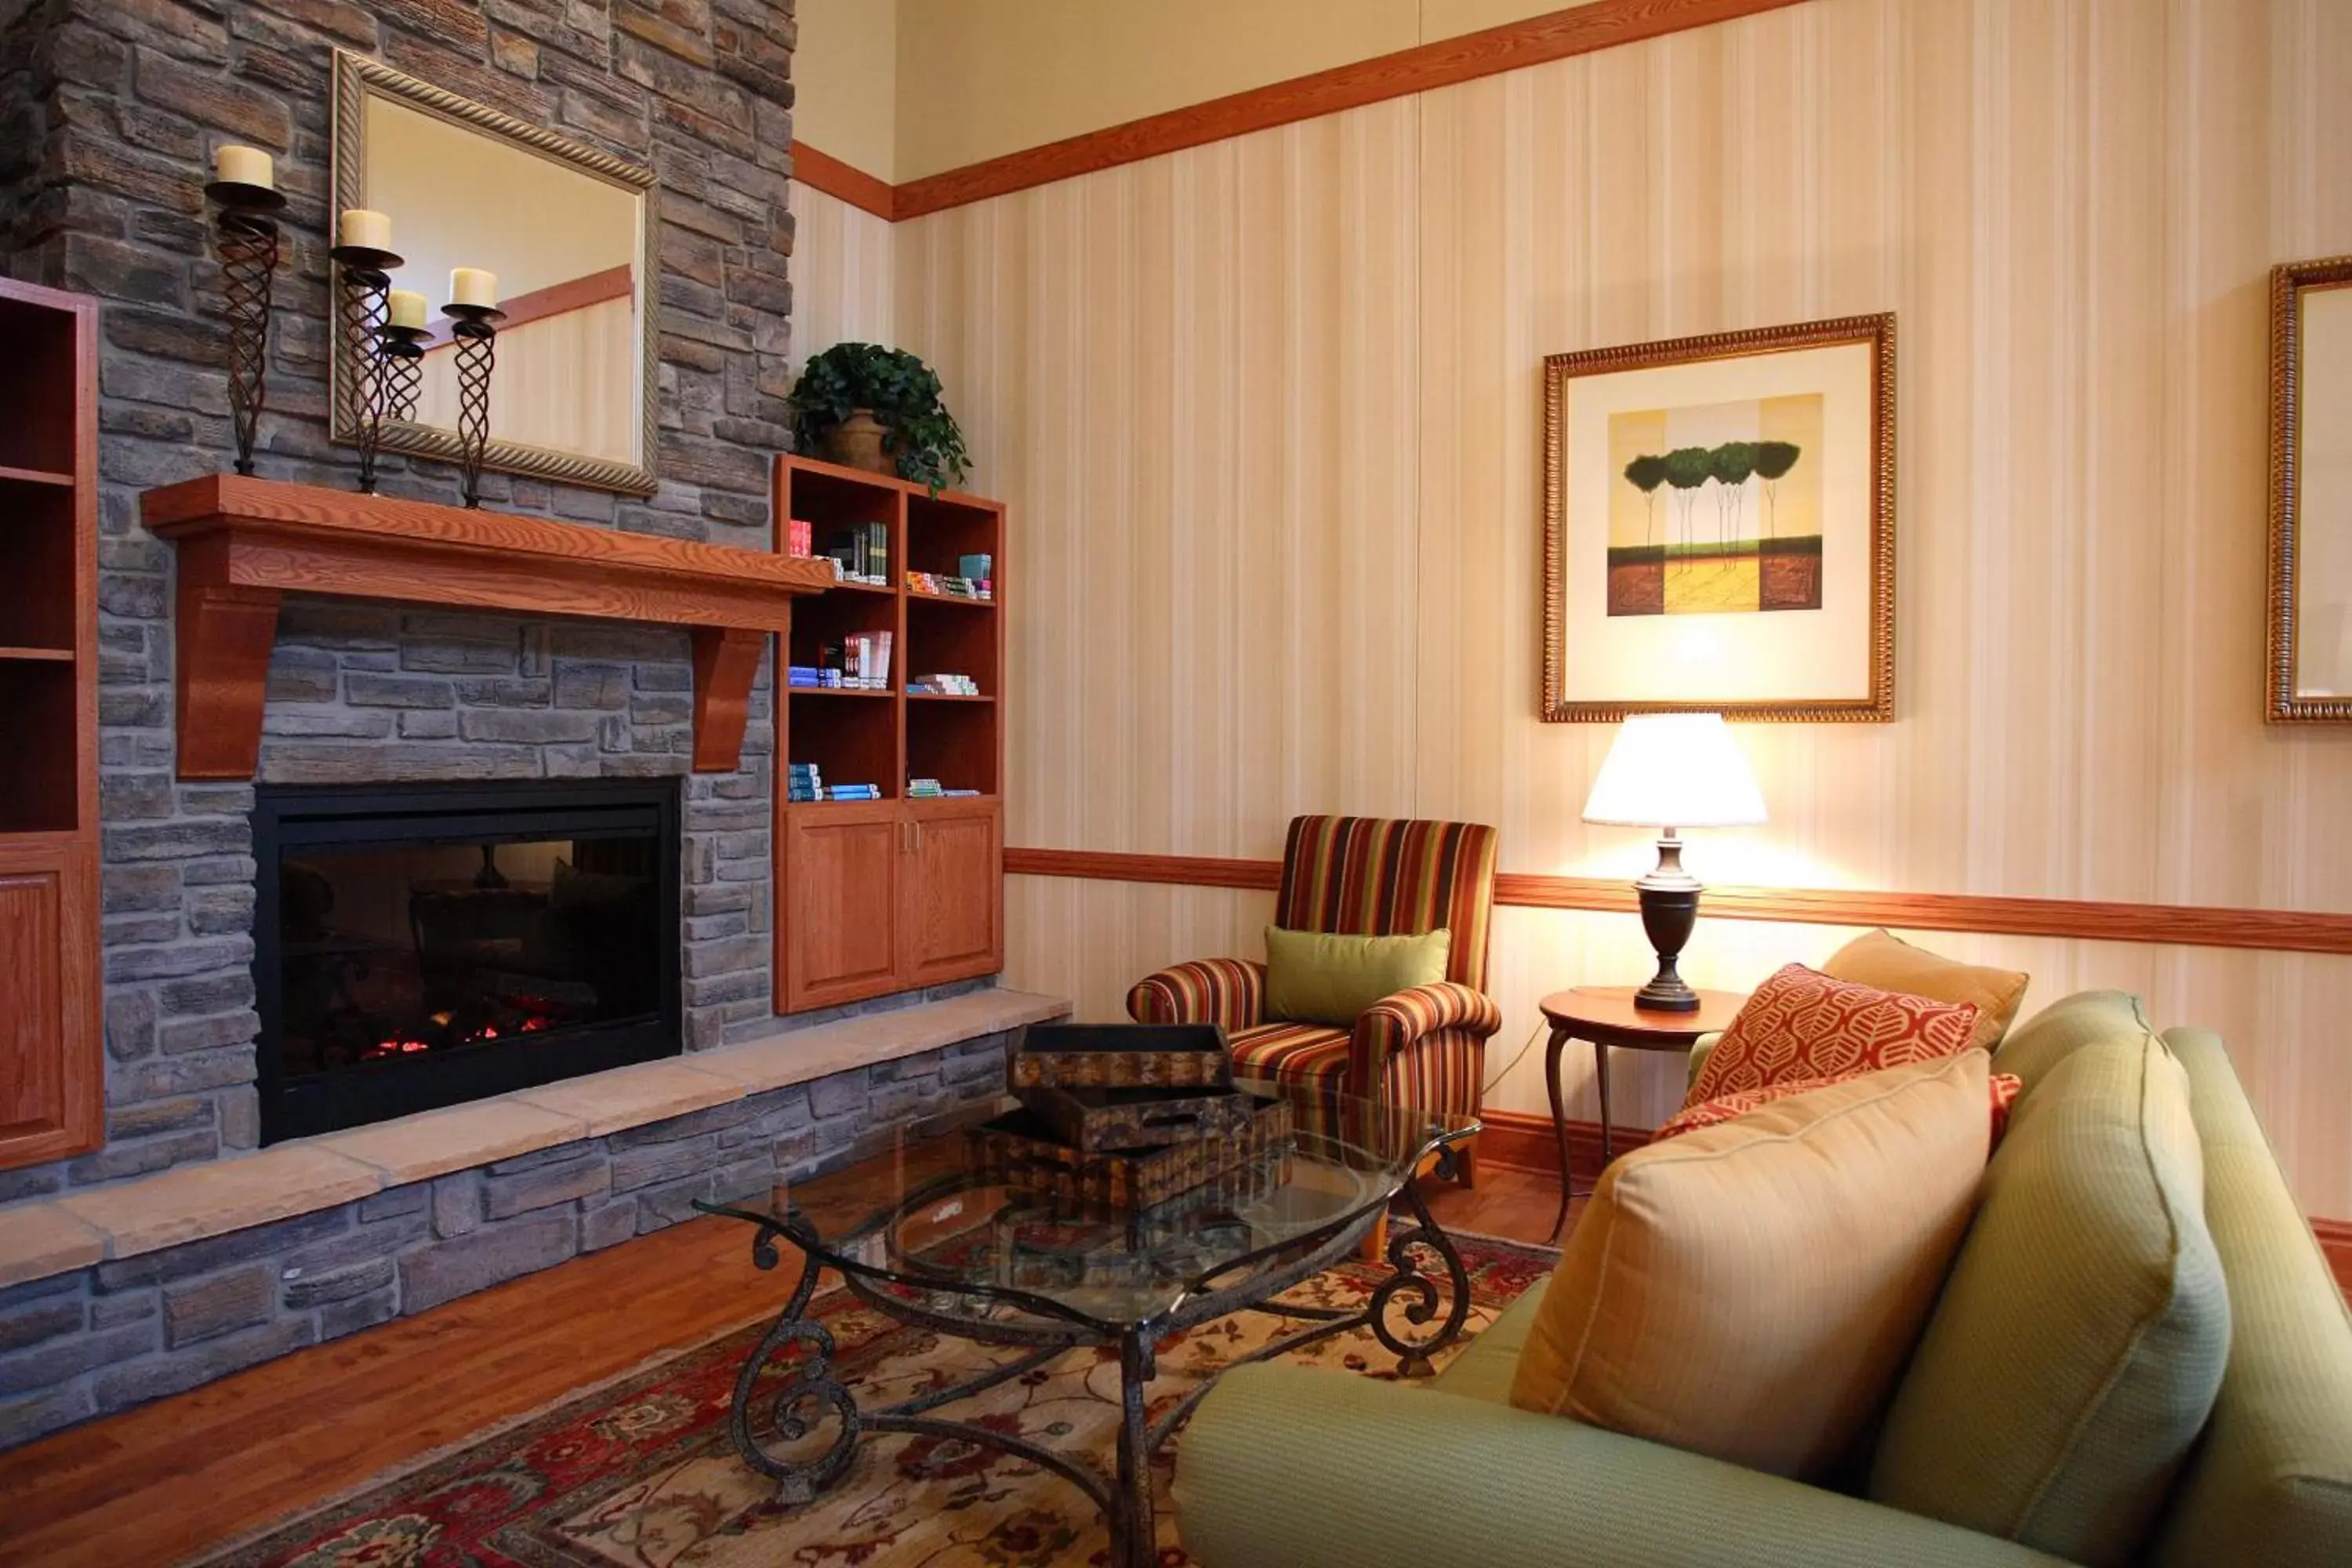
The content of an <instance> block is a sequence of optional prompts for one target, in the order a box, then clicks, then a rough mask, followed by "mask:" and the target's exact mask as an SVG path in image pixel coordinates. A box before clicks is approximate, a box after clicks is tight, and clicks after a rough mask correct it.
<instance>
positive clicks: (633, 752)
mask: <svg viewBox="0 0 2352 1568" xmlns="http://www.w3.org/2000/svg"><path fill="white" fill-rule="evenodd" d="M793 43H794V31H793V5H792V0H656V3H645V4H641V3H639V0H375V3H373V4H365V5H362V4H358V3H355V0H14V3H13V4H12V3H11V0H0V254H5V262H0V265H5V268H6V269H7V270H8V271H10V272H12V273H14V274H15V275H16V276H18V277H22V278H28V279H34V280H37V281H41V282H47V283H53V284H58V285H62V286H64V287H67V288H71V289H80V290H83V291H85V292H88V293H91V294H94V295H97V296H98V297H99V298H100V300H101V301H102V302H103V303H102V306H101V310H100V360H101V374H100V394H101V396H100V472H101V476H102V480H103V484H102V494H101V503H100V504H101V511H100V530H101V535H102V538H101V543H100V589H99V593H100V661H101V662H100V679H101V682H102V685H101V691H100V725H101V752H100V766H101V772H102V798H101V816H102V820H103V826H104V844H105V847H104V855H105V944H106V952H105V975H106V991H107V995H106V1016H107V1037H108V1038H107V1044H108V1049H109V1053H110V1059H109V1062H108V1066H107V1101H108V1126H107V1138H108V1141H107V1144H106V1147H105V1148H104V1149H103V1150H101V1151H100V1152H96V1153H93V1154H90V1155H87V1156H85V1157H83V1158H81V1159H78V1160H74V1161H70V1162H63V1163H56V1164H50V1165H46V1166H41V1167H36V1168H32V1169H27V1170H20V1171H13V1172H0V1203H5V1202H7V1201H9V1200H12V1199H21V1198H26V1197H29V1196H34V1195H37V1194H47V1193H54V1192H57V1191H59V1190H61V1189H63V1188H66V1187H68V1186H72V1185H78V1184H87V1183H92V1182H103V1181H108V1180H113V1179H118V1178H121V1177H124V1176H128V1175H132V1174H136V1173H142V1172H149V1171H155V1170H160V1169H163V1168H165V1167H167V1166H171V1165H174V1164H178V1163H185V1162H191V1161H200V1160H205V1159H209V1158H212V1157H215V1155H217V1154H219V1153H221V1152H224V1151H226V1150H236V1149H242V1148H248V1147H250V1146H251V1145H252V1144H253V1142H254V1139H255V1133H256V1120H257V1119H256V1114H255V1109H256V1108H255V1100H254V1094H253V1089H252V1087H251V1085H252V1080H253V1077H254V1061H253V1043H252V1042H253V1036H254V1032H255V1029H256V1018H255V1016H254V1013H253V993H252V983H251V979H250V975H249V973H248V969H247V966H248V963H249V962H250V960H251V957H252V951H253V943H252V933H251V921H252V911H253V877H254V862H253V859H252V857H251V841H250V836H249V830H248V826H247V812H248V811H249V810H250V808H251V805H252V794H253V792H252V789H251V788H250V786H247V785H241V784H226V785H223V784H181V783H179V782H177V781H176V780H175V779H174V778H173V731H172V707H173V700H172V662H173V635H172V621H171V616H172V593H171V578H172V569H173V558H172V552H171V551H170V549H169V548H167V547H165V546H163V545H162V544H160V543H159V542H156V541H155V540H153V539H152V538H151V537H150V536H148V535H147V534H146V532H145V531H143V530H142V528H141V527H140V525H139V521H138V496H139V493H140V491H142V489H146V488H148V487H150V486H152V485H157V484H164V483H170V482H173V481H175V480H179V479H187V478H190V477H192V476H194V475H198V474H203V473H206V472H211V471H215V470H217V469H221V468H226V466H227V463H228V455H229V452H230V449H231V444H230V436H229V426H228V418H227V414H228V404H227V394H226V382H225V369H224V367H225V365H226V342H225V334H224V332H223V330H222V328H221V326H220V324H219V314H218V288H219V284H218V276H217V272H216V270H215V268H214V266H213V264H212V262H211V260H210V258H209V251H208V248H207V241H206V230H205V208H204V198H203V195H202V192H201V188H200V187H201V185H202V183H203V181H204V180H205V178H206V176H207V173H208V170H209V166H210V158H211V153H212V150H213V149H214V148H215V146H217V145H218V144H220V143H221V142H230V141H235V142H248V143H253V144H257V145H259V146H262V147H264V148H267V149H268V150H269V151H270V152H271V153H274V154H276V155H277V157H278V178H279V183H280V184H281V186H282V187H283V188H284V189H285V191H286V192H287V194H288V195H289V197H290V199H291V205H290V207H289V211H288V213H287V215H286V224H285V232H286V238H287V242H288V244H287V253H286V256H285V258H284V260H283V262H282V263H281V267H280V270H279V274H278V285H277V313H276V321H275V323H274V338H273V344H272V356H271V363H270V366H269V409H270V412H269V413H268V416H267V417H266V418H265V419H264V421H263V425H262V431H261V447H262V451H261V454H260V457H259V471H260V473H261V474H262V475H264V476H265V477H270V478H280V479H298V480H303V481H308V482H312V483H318V484H324V485H330V486H335V487H347V486H348V485H349V484H350V483H351V475H352V460H351V457H350V454H349V453H348V452H347V451H345V450H343V449H341V448H338V447H333V446H331V444H330V443H329V442H328V440H327V436H326V405H327V386H326V382H327V347H328V333H327V326H326V322H327V320H328V293H327V287H326V271H327V268H326V261H325V258H324V254H323V247H324V243H325V242H324V235H325V232H326V225H327V213H326V202H327V185H328V178H329V174H328V164H329V156H330V150H331V135H330V124H329V114H330V110H329V97H330V91H329V80H330V69H331V67H330V62H331V51H332V49H333V48H334V47H338V46H341V47H351V48H354V49H358V50H361V51H362V52H365V53H370V54H373V55H376V56H378V57H380V58H383V59H385V60H387V61H389V62H390V63H391V64H393V65H394V66H397V67H399V68H402V69H404V70H406V71H409V72H411V73H412V74H415V75H416V76H419V77H422V78H424V79H427V80H429V81H433V82H435V83H437V84H439V85H441V86H444V87H447V88H450V89H455V90H457V91H459V92H463V93H465V94H467V95H468V96H469V97H472V98H475V99H478V100H481V101H483V102H486V103H489V104H491V105H494V106H495V107H498V108H499V109H502V110H507V111H509V112H510V113H513V114H515V115H518V116H520V118H522V119H524V120H527V121H531V122H532V123H535V124H543V125H548V126H551V127H553V128H555V129H558V130H561V131H562V132H564V133H566V134H568V135H572V136H574V137H577V138H579V139H581V140H583V141H585V142H591V143H593V144H594V145H597V146H600V147H603V148H604V149H607V150H608V151H610V152H612V153H616V154H618V155H620V156H623V157H626V158H630V159H633V160H636V161H639V162H644V163H648V164H650V165H651V166H652V167H653V168H654V169H655V170H656V173H657V174H658V175H659V177H660V180H661V186H662V189H661V196H660V218H661V222H662V235H661V247H660V248H661V277H660V279H659V294H660V301H661V311H662V327H663V334H662V341H661V360H662V363H661V370H660V386H661V411H660V412H661V419H660V425H661V435H660V455H659V461H660V471H661V475H662V483H661V488H660V490H659V492H658V493H657V494H656V495H654V496H653V497H651V498H650V499H648V500H642V501H639V500H620V499H616V498H614V497H613V496H610V495H604V494H600V493H597V492H593V491H586V490H577V489H563V488H560V487H551V486H549V485H546V484H543V483H539V482H535V481H530V480H524V479H505V478H502V477H499V476H492V477H491V479H490V480H489V483H488V500H490V502H491V504H493V505H496V506H498V507H500V508H502V509H505V510H520V511H531V512H541V513H546V514H549V515H552V516H556V517H562V518H567V519H572V520H575V521H584V522H589V523H593V524H597V525H600V526H609V527H615V528H621V529H627V530H633V531H646V532H655V533H663V534H670V535H675V536H678V537H684V538H691V539H704V540H709V541H711V542H719V543H726V544H735V545H743V546H749V547H751V548H765V547H766V546H767V544H768V542H769V527H768V524H769V519H768V500H767V482H768V481H767V467H768V455H769V454H770V453H772V452H774V451H778V450H782V449H783V448H784V447H786V446H787V445H788V444H789V443H788V437H787V434H786V428H785V421H784V418H783V415H782V402H781V399H782V395H783V393H784V392H785V391H786V390H787V389H788V382H787V379H786V377H787V371H786V365H785V359H784V355H785V351H786V346H787V342H788V337H789V331H790V327H789V310H790V302H791V294H790V289H789V287H788V284H787V282H786V277H785V269H786V261H787V258H788V257H789V255H790V252H791V249H792V219H791V217H790V216H789V214H788V213H787V212H786V210H785V195H786V185H787V179H788V174H789V170H790V159H789V156H788V148H789V145H790V142H791V135H792V117H791V112H790V110H791V103H792V87H791V81H790V77H791V66H792V49H793ZM388 468H389V471H388V473H387V476H386V479H385V481H384V489H386V490H387V491H389V492H391V493H394V494H399V495H406V496H415V497H420V498H423V499H427V500H453V499H454V497H455V492H456V477H455V474H454V471H453V470H451V469H449V468H446V467H443V466H440V465H435V464H429V463H417V462H411V461H407V460H404V459H401V458H391V459H389V460H388ZM278 644H279V646H278V653H277V658H276V659H275V661H274V666H273V671H272V679H271V689H270V706H269V710H268V735H267V740H266V743H265V746H264V752H263V763H262V776H263V777H264V778H267V779H272V780H292V781H301V780H338V781H359V780H396V779H415V778H453V777H460V778H482V777H492V778H499V777H539V776H554V775H581V774H644V773H685V772H686V771H687V768H688V754H687V750H688V719H687V707H688V687H689V683H690V667H689V666H688V661H687V657H686V648H685V641H684V637H683V634H681V633H671V632H657V631H651V630H645V629H639V628H629V627H597V626H571V625H557V626H550V625H543V624H531V623H526V622H523V621H519V620H511V619H504V618H499V617H493V616H448V615H437V614H430V613H403V612H399V611H394V610H392V609H388V608H385V607H383V606H375V605H356V604H349V603H341V602H336V601H328V600H310V601H301V600H289V603H288V606H287V609H286V612H285V614H284V616H283V617H282V620H281V624H280V628H279V639H278ZM759 700H760V702H761V704H762V707H761V709H759V710H756V713H755V719H754V721H753V725H752V728H751V738H750V740H749V742H747V744H746V748H745V759H744V766H743V768H742V770H741V771H740V773H734V774H731V775H699V776H696V777H694V778H692V779H691V781H690V783H689V785H688V791H687V801H686V828H687V834H688V844H687V846H686V861H687V865H688V868H689V869H688V889H687V890H686V899H685V908H686V911H687V915H688V929H687V931H686V932H685V937H686V944H687V959H686V965H687V981H686V985H687V993H686V1002H687V1010H688V1047H689V1048H692V1047H700V1046H706V1045H709V1044H713V1043H716V1042H717V1041H718V1040H719V1039H720V1038H722V1037H726V1036H728V1035H729V1034H730V1031H731V1032H732V1033H734V1034H735V1035H738V1036H740V1035H743V1034H747V1033H751V1032H753V1031H756V1030H758V1029H761V1028H765V1027H771V1026H772V1023H773V1020H772V1016H771V1013H770V1000H769V996H770V989H769V973H768V942H767V940H766V938H765V936H764V934H763V933H764V932H765V931H766V929H767V925H768V921H769V919H770V904H769V890H768V869H767V867H768V815H769V813H768V803H769V799H770V788H771V784H770V780H771V777H772V748H773V726H772V723H771V722H770V716H769V713H768V711H767V710H766V708H765V706H764V705H765V704H767V703H768V702H769V701H770V700H771V699H770V697H769V696H768V695H767V693H766V690H765V687H764V683H763V689H762V694H761V697H760V699H759ZM110 1310H114V1309H110Z"/></svg>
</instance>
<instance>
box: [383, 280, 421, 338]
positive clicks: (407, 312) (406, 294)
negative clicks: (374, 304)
mask: <svg viewBox="0 0 2352 1568" xmlns="http://www.w3.org/2000/svg"><path fill="white" fill-rule="evenodd" d="M387 309H388V310H389V312H390V314H389V315H388V317H387V318H386V319H387V320H389V321H391V323H392V324H393V325H394V326H395V327H414V328H415V329H416V330H417V331H424V330H425V296H424V295H422V294H419V293H418V292H417V291H416V290H415V289H394V290H393V291H392V299H391V300H390V302H389V304H388V306H387Z"/></svg>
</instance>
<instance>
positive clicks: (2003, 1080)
mask: <svg viewBox="0 0 2352 1568" xmlns="http://www.w3.org/2000/svg"><path fill="white" fill-rule="evenodd" d="M1838 1081H1839V1080H1838V1079H1833V1078H1797V1079H1790V1080H1789V1081H1788V1082H1786V1083H1776V1084H1774V1085H1772V1086H1771V1087H1770V1088H1769V1089H1741V1090H1740V1091H1739V1092H1738V1093H1737V1094H1727V1095H1725V1096H1724V1097H1723V1098H1722V1099H1720V1100H1706V1101H1705V1102H1703V1103H1701V1104H1698V1105H1689V1106H1685V1107H1684V1108H1683V1109H1682V1110H1678V1111H1676V1112H1675V1114H1674V1116H1673V1117H1672V1118H1670V1119H1669V1120H1668V1121H1666V1122H1665V1123H1664V1125H1662V1126H1661V1127H1659V1129H1658V1130H1657V1131H1655V1132H1653V1133H1651V1134H1650V1142H1653V1143H1657V1142H1663V1141H1664V1140H1665V1139H1668V1138H1672V1137H1675V1136H1676V1135H1677V1134H1679V1133H1684V1132H1696V1131H1698V1130H1699V1129H1700V1128H1702V1127H1715V1126H1719V1125H1720V1124H1722V1123H1723V1122H1726V1121H1737V1120H1738V1119H1739V1118H1740V1117H1743V1116H1745V1115H1747V1114H1748V1112H1749V1111H1751V1110H1755V1109H1756V1108H1757V1107H1758V1106H1759V1105H1769V1104H1771V1103H1772V1102H1773V1101H1774V1100H1786V1099H1787V1098H1788V1097H1789V1096H1790V1095H1792V1094H1803V1093H1805V1092H1806V1091H1808V1090H1809V1089H1820V1088H1822V1087H1823V1086H1825V1085H1828V1084H1832V1083H1836V1082H1838ZM2024 1087H2025V1084H2024V1080H2023V1079H2020V1078H2019V1077H2018V1076H2017V1075H2016V1074H2015V1073H2006V1072H1997V1073H1994V1074H1992V1075H1991V1076H1990V1078H1988V1079H1986V1080H1985V1088H1986V1089H1988V1090H1989V1091H1990V1100H1991V1101H1992V1142H1991V1144H1990V1147H1992V1148H1995V1149H1998V1148H2000V1135H2001V1134H2002V1133H2004V1132H2006V1131H2009V1108H2010V1107H2011V1106H2012V1105H2015V1104H2016V1103H2017V1097H2018V1094H2019V1092H2020V1091H2021V1090H2022V1089H2024Z"/></svg>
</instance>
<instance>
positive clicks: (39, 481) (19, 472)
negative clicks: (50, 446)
mask: <svg viewBox="0 0 2352 1568" xmlns="http://www.w3.org/2000/svg"><path fill="white" fill-rule="evenodd" d="M0 484H12V485H51V486H55V487H56V488H58V489H68V490H69V489H73V487H74V477H73V476H72V475H71V474H61V473H58V472H56V471H55V470H53V469H49V468H10V467H8V466H7V465H6V464H5V463H0Z"/></svg>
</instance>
